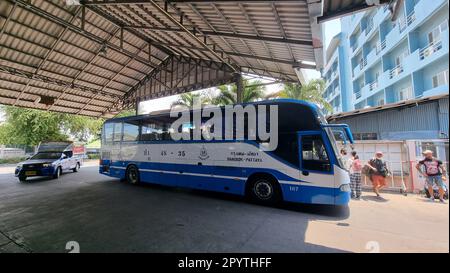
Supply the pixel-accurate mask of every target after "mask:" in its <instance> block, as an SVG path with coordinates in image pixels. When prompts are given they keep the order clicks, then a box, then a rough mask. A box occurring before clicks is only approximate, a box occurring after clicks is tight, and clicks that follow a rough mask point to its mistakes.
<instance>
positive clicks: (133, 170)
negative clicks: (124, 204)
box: [125, 165, 141, 185]
mask: <svg viewBox="0 0 450 273" xmlns="http://www.w3.org/2000/svg"><path fill="white" fill-rule="evenodd" d="M125 178H126V180H127V182H128V183H130V184H133V185H137V184H139V182H140V181H141V179H140V177H139V170H138V168H137V167H136V166H135V165H130V166H128V168H127V171H126V173H125Z"/></svg>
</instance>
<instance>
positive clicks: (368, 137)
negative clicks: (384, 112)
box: [353, 133, 378, 140]
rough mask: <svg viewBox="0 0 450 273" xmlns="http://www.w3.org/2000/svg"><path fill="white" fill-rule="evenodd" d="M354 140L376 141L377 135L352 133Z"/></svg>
mask: <svg viewBox="0 0 450 273" xmlns="http://www.w3.org/2000/svg"><path fill="white" fill-rule="evenodd" d="M353 139H354V140H378V134H377V133H354V134H353Z"/></svg>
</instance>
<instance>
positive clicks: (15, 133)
mask: <svg viewBox="0 0 450 273" xmlns="http://www.w3.org/2000/svg"><path fill="white" fill-rule="evenodd" d="M1 110H2V111H3V112H4V115H5V122H4V123H3V124H2V125H0V143H2V144H24V145H37V144H39V142H41V141H47V140H53V141H62V140H68V139H72V140H75V141H82V142H85V141H88V140H89V139H90V138H92V136H96V135H98V134H100V131H101V126H102V123H103V120H102V119H94V118H89V117H82V116H76V115H70V114H61V113H55V112H49V111H42V110H35V109H26V108H19V107H14V106H3V107H1Z"/></svg>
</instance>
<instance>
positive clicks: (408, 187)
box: [362, 160, 448, 192]
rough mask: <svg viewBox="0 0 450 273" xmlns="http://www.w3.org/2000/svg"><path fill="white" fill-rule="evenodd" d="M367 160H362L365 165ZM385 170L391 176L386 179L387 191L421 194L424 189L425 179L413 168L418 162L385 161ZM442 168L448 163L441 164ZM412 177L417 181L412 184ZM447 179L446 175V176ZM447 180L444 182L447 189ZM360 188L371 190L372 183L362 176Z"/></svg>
mask: <svg viewBox="0 0 450 273" xmlns="http://www.w3.org/2000/svg"><path fill="white" fill-rule="evenodd" d="M367 161H368V160H362V162H363V164H365V163H366V162H367ZM386 163H387V168H388V170H390V171H391V175H389V176H388V177H386V182H387V185H386V186H387V187H386V189H387V190H395V191H398V190H403V191H404V192H422V191H423V190H424V189H425V185H426V179H425V177H424V176H423V175H422V174H420V173H419V172H418V171H417V169H416V168H415V166H416V164H417V163H418V161H415V160H414V161H387V162H386ZM443 165H444V166H448V162H443ZM414 177H416V179H418V181H416V182H414V181H413V180H414ZM446 178H448V175H446ZM447 181H448V179H446V180H445V181H444V184H445V186H446V188H448V182H447ZM362 186H363V188H364V189H367V190H368V189H371V188H372V182H371V181H370V178H369V177H368V176H366V175H363V176H362Z"/></svg>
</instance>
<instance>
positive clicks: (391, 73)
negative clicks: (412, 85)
mask: <svg viewBox="0 0 450 273" xmlns="http://www.w3.org/2000/svg"><path fill="white" fill-rule="evenodd" d="M402 72H403V66H402V65H401V64H399V65H397V66H396V67H394V68H392V69H391V70H390V71H389V78H390V79H392V78H393V77H395V76H397V75H399V74H400V73H402Z"/></svg>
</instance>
